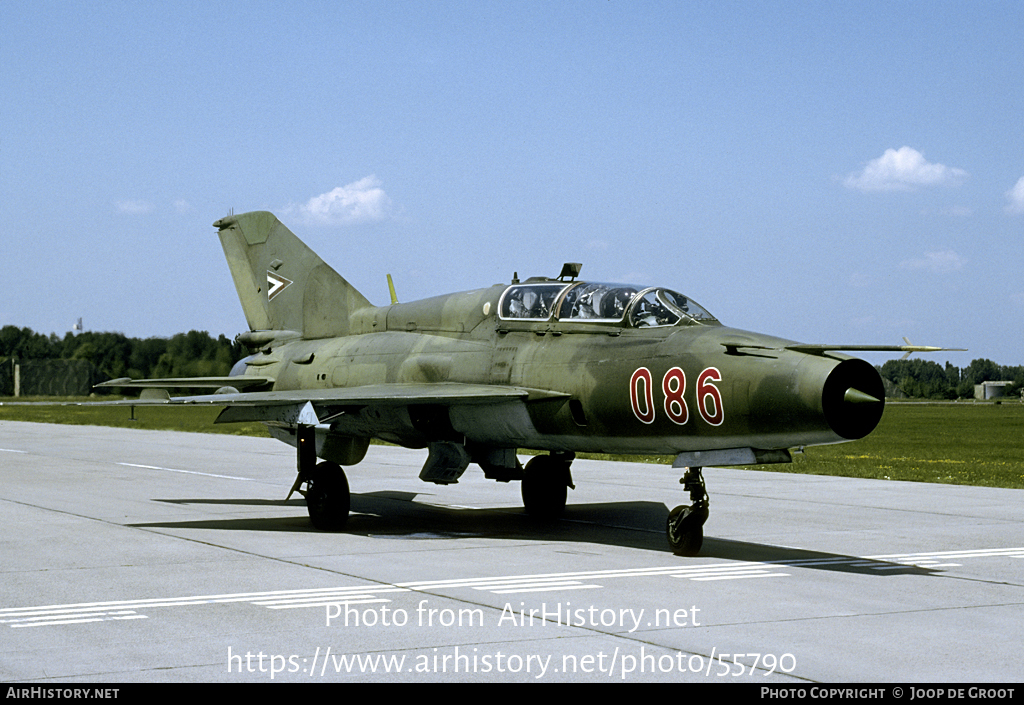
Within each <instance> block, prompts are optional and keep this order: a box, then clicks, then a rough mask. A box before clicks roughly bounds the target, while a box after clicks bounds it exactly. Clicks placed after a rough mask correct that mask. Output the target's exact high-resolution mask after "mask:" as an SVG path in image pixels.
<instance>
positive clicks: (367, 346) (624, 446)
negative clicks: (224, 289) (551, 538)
mask: <svg viewBox="0 0 1024 705" xmlns="http://www.w3.org/2000/svg"><path fill="white" fill-rule="evenodd" d="M507 288H508V285H495V286H493V287H490V288H487V289H480V290H476V291H469V292H463V293H457V294H451V295H448V296H441V297H436V298H431V299H426V300H423V301H417V302H413V303H406V304H393V305H390V306H383V307H367V308H362V309H359V310H357V311H354V312H353V313H352V315H351V322H350V328H349V334H348V335H346V336H343V337H335V338H324V339H321V340H294V341H291V342H284V343H280V344H278V345H276V346H271V348H270V349H269V351H267V350H265V351H263V352H261V353H260V354H258V355H254V356H252V357H251V358H249V359H248V360H247V362H248V364H247V367H246V373H247V374H253V375H264V376H270V377H273V378H275V380H276V382H275V386H274V389H275V390H293V389H329V388H338V387H355V386H362V385H370V384H384V383H435V382H436V383H440V382H447V383H453V382H454V383H465V384H488V385H509V386H515V387H521V388H527V389H533V390H542V391H546V392H559V393H562V394H564V395H567V396H564V397H559V398H553V399H552V398H540V399H536V400H533V399H530V400H527V401H525V402H519V401H517V402H501V403H494V404H489V405H479V404H475V405H462V406H459V405H456V406H452V407H450V408H440V407H438V408H433V407H431V408H425V409H423V413H422V414H417V413H415V410H410V409H407V408H396V409H395V410H394V412H393V413H388V412H382V411H381V410H379V409H377V410H373V411H372V412H370V411H368V410H365V409H356V408H353V409H351V410H349V411H348V413H346V414H344V415H341V416H340V417H339V418H338V419H335V420H334V421H333V422H332V431H333V432H334V433H337V434H342V435H346V436H355V437H378V438H382V439H384V440H389V441H392V442H396V443H401V444H403V445H407V446H412V447H422V446H424V445H426V444H427V443H429V442H431V441H433V440H442V439H443V440H452V438H443V437H444V436H452V435H453V433H454V434H455V435H456V436H459V437H461V439H463V440H465V441H466V443H467V444H476V445H478V446H484V447H495V448H507V447H518V448H532V449H537V450H550V451H573V452H584V451H589V452H606V453H650V454H670V453H679V452H684V451H694V450H711V449H727V448H736V447H755V448H762V449H779V448H790V447H794V446H802V445H813V444H821V443H834V442H839V441H843V440H848V439H851V438H859V437H861V436H862V435H866V433H867V432H869V431H870V430H871V428H873V427H874V424H875V423H876V422H877V415H875V414H874V412H872V414H871V415H872V416H873V418H874V420H870V419H862V418H861V416H862V414H861V413H860V410H859V409H856V408H854V407H852V406H850V405H848V404H845V403H844V402H843V401H842V399H841V398H836V397H835V395H836V394H837V393H838V394H839V395H840V397H841V394H842V392H843V391H844V390H846V389H848V388H850V387H851V386H854V387H856V388H858V389H862V390H864V391H867V392H868V393H875V394H878V398H881V390H880V387H881V382H880V380H878V379H877V378H878V375H877V373H876V372H875V371H874V369H873V368H871V366H870V365H868V364H867V363H865V362H863V361H861V360H857V359H855V358H850V357H848V356H845V355H840V354H807V353H803V352H796V351H792V350H785V349H784V347H785V346H786V345H789V344H791V343H792V341H788V340H783V339H780V338H774V337H771V336H766V335H761V334H758V333H750V332H746V331H740V330H737V329H733V328H728V327H725V326H722V325H721V324H719V323H718V322H717V321H711V322H702V323H691V324H689V325H675V326H665V327H648V328H636V327H632V326H631V325H629V323H628V322H627V321H625V320H624V321H622V322H619V323H609V322H585V321H559V320H558V319H557V318H551V319H549V320H544V321H519V320H507V319H502V318H500V317H499V316H498V315H497V311H498V304H499V300H500V298H501V296H502V293H503V292H504V291H505V290H506V289H507ZM727 346H731V347H727ZM830 380H832V381H830ZM830 386H831V387H836V388H838V389H839V391H838V392H832V393H830V392H829V391H828V388H829V387H830ZM823 390H825V391H823ZM830 394H831V397H830ZM877 413H878V414H880V411H878V412H877ZM437 415H447V418H442V419H438V418H437Z"/></svg>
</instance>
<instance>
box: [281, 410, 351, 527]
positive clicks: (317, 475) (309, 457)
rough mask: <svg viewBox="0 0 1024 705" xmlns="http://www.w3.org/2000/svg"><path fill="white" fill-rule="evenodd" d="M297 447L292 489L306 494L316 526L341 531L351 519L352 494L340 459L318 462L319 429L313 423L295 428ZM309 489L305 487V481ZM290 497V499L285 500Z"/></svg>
mask: <svg viewBox="0 0 1024 705" xmlns="http://www.w3.org/2000/svg"><path fill="white" fill-rule="evenodd" d="M296 441H297V443H296V446H297V449H298V470H299V474H298V477H296V478H295V484H293V485H292V489H291V492H289V493H288V497H291V496H292V493H293V492H298V493H299V494H301V495H302V496H303V497H305V498H306V509H307V510H308V511H309V520H310V521H311V522H312V523H313V526H314V527H316V528H317V529H320V530H321V531H340V530H341V529H343V528H345V522H347V521H348V512H349V507H350V505H351V501H352V498H351V494H350V493H349V489H348V478H346V477H345V471H344V470H342V469H341V466H340V465H338V464H337V463H333V462H329V461H325V462H322V463H318V462H316V430H315V428H314V427H312V426H299V427H298V428H297V429H296ZM303 484H305V485H306V489H302V485H303ZM286 501H287V500H286Z"/></svg>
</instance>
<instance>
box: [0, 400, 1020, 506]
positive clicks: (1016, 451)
mask: <svg viewBox="0 0 1024 705" xmlns="http://www.w3.org/2000/svg"><path fill="white" fill-rule="evenodd" d="M19 401H22V400H19ZM218 412H219V409H217V408H210V409H205V408H204V409H196V408H184V407H139V408H136V409H135V417H136V420H135V421H131V420H129V418H130V414H131V410H130V409H129V408H127V407H109V406H99V407H96V406H94V407H82V406H49V405H47V406H12V405H7V404H0V422H2V421H4V420H9V421H35V422H40V423H68V424H84V425H92V426H123V427H126V428H144V429H170V430H178V431H200V432H215V433H228V434H234V435H253V436H263V437H266V436H267V435H268V434H267V431H266V429H265V428H264V427H263V425H262V424H224V425H220V426H215V425H214V424H213V420H214V419H215V418H216V416H217V413H218ZM630 459H631V460H632V459H637V460H639V459H640V458H630ZM648 460H655V459H652V458H648ZM658 460H659V461H660V462H669V463H670V462H671V458H661V459H658ZM755 467H756V469H759V470H772V471H778V472H800V473H808V474H813V475H842V476H847V477H866V478H875V479H880V480H912V481H916V482H941V483H948V484H958V485H983V486H989V487H1013V488H1024V404H1020V403H1018V402H1008V403H1003V404H992V403H971V402H964V403H959V404H927V403H907V404H888V405H886V409H885V415H884V416H883V417H882V421H881V423H880V424H879V425H878V428H877V429H875V431H874V432H873V433H872V434H871V435H869V436H868V437H867V438H865V439H862V440H860V441H854V442H853V443H841V444H839V445H832V446H813V447H811V448H808V449H807V451H806V452H805V453H803V454H797V455H795V456H794V462H793V463H792V464H787V465H762V466H755Z"/></svg>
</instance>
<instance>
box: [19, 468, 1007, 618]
mask: <svg viewBox="0 0 1024 705" xmlns="http://www.w3.org/2000/svg"><path fill="white" fill-rule="evenodd" d="M122 464H125V465H126V463H122ZM132 467H152V466H132ZM155 469H167V468H155ZM176 472H185V471H176ZM196 474H204V473H196ZM215 477H225V476H215ZM239 479H244V478H239ZM1022 556H1024V547H1016V548H993V549H981V550H960V551H937V552H933V553H904V554H894V555H885V556H871V557H857V556H848V557H836V558H811V559H793V560H777V561H764V562H757V561H719V562H716V563H698V564H696V565H694V564H684V565H678V564H677V565H673V566H658V567H651V568H633V569H610V570H593V571H578V572H567V573H542V574H534V575H505V576H494V577H484V578H462V579H455V580H451V579H449V580H427V581H415V582H407V583H395V584H391V585H387V584H372V585H363V586H348V587H337V586H335V587H325V588H307V589H299V590H270V591H265V592H240V593H227V594H221V595H195V596H188V597H172V598H161V599H137V600H118V601H110V602H82V603H77V604H66V605H43V606H35V607H9V608H0V624H7V625H9V626H11V627H27V626H44V625H47V624H78V623H85V622H94V621H102V620H105V619H146V617H145V616H144V615H136V614H134V613H133V611H134V610H136V609H152V608H155V607H185V606H194V605H210V604H231V603H239V602H246V603H249V604H252V605H257V606H260V607H265V608H267V609H298V608H304V607H323V606H325V605H330V604H373V603H381V602H390V600H389V599H388V598H382V597H378V596H379V595H381V594H383V593H413V592H435V591H440V590H451V589H467V588H468V589H473V590H477V591H489V592H492V593H495V594H508V593H517V592H518V593H525V592H553V591H557V590H593V589H598V588H601V587H602V586H601V585H598V584H596V583H593V582H589V581H592V580H601V581H602V582H603V581H605V580H608V579H611V578H648V577H658V576H667V577H672V578H680V579H687V580H694V581H701V582H705V581H713V580H745V579H755V578H776V577H786V576H788V575H790V573H782V572H777V571H778V569H779V568H782V567H788V568H802V567H815V566H836V567H839V568H842V567H843V566H850V567H859V568H867V569H869V570H878V571H885V570H902V569H907V568H915V567H920V568H925V569H933V568H943V567H960V565H961V564H959V563H953V562H948V563H938V562H936V561H939V560H949V559H963V558H1019V557H1022ZM915 562H916V563H919V564H923V565H916V563H915ZM119 609H120V610H122V611H120V612H118V611H116V610H119Z"/></svg>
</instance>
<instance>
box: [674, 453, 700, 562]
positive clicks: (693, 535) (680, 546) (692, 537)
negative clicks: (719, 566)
mask: <svg viewBox="0 0 1024 705" xmlns="http://www.w3.org/2000/svg"><path fill="white" fill-rule="evenodd" d="M679 483H680V484H681V485H682V486H683V489H684V490H687V491H689V493H690V501H691V502H693V504H691V505H689V506H686V505H680V506H678V507H676V508H675V509H673V510H672V511H671V512H669V515H668V521H667V522H666V527H665V533H666V535H667V536H668V545H669V547H670V548H671V549H672V552H673V553H675V554H676V555H677V556H696V555H697V554H698V553H699V552H700V547H701V546H702V545H703V543H704V522H706V521H707V520H708V493H707V492H706V491H705V488H704V475H703V474H702V473H701V468H687V469H686V474H685V475H683V477H682V479H680V480H679Z"/></svg>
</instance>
